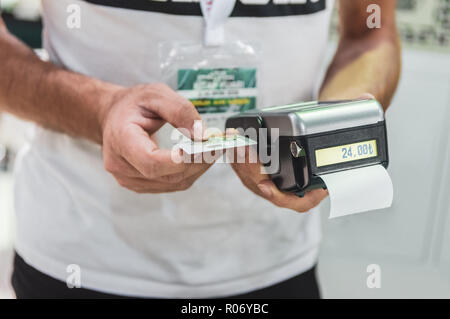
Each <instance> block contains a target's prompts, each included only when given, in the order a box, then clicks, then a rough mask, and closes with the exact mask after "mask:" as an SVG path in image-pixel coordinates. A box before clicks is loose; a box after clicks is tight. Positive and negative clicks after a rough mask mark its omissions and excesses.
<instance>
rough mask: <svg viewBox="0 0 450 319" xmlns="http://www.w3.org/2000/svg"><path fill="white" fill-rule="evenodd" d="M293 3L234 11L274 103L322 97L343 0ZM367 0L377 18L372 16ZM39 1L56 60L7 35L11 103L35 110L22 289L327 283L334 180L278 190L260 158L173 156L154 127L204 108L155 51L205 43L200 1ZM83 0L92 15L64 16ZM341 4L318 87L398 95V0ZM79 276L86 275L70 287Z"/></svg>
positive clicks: (208, 293)
mask: <svg viewBox="0 0 450 319" xmlns="http://www.w3.org/2000/svg"><path fill="white" fill-rule="evenodd" d="M250 2H251V3H252V4H248V3H250ZM287 2H289V1H273V2H272V1H243V0H241V1H237V2H236V5H235V8H234V11H233V13H232V14H231V16H230V17H229V18H228V20H227V22H226V24H225V30H226V41H232V40H240V39H241V37H244V38H245V39H244V40H248V41H257V42H259V43H260V45H261V48H262V50H261V51H262V56H261V59H262V63H261V65H260V69H259V70H258V72H260V80H259V82H261V83H260V84H261V85H260V87H259V92H260V96H261V97H262V100H263V101H264V105H266V106H268V105H277V104H285V103H292V102H298V101H305V100H311V99H313V98H314V96H313V94H314V86H315V82H316V80H317V77H318V75H319V70H320V67H321V64H322V63H323V57H324V53H325V49H326V44H327V33H328V24H329V19H330V14H331V10H332V6H333V2H332V1H325V0H319V1H306V2H305V3H294V1H291V2H292V3H287ZM371 2H375V3H376V4H378V5H379V8H380V9H381V28H379V29H377V28H374V29H370V28H368V26H367V18H368V16H369V13H367V8H368V6H369V4H370V3H371ZM42 3H43V13H44V14H43V16H44V25H45V30H44V43H45V48H46V49H47V50H48V52H49V54H50V60H51V63H44V62H41V61H40V60H39V59H38V58H37V57H35V55H34V54H33V52H32V51H31V50H30V49H29V48H27V47H25V46H24V45H23V44H22V43H20V42H19V41H18V40H17V39H15V38H14V37H13V36H12V35H10V34H9V33H8V32H7V30H6V28H5V27H4V26H2V29H1V33H0V60H1V61H2V72H1V73H0V107H1V109H2V110H3V111H7V112H10V113H12V114H15V115H17V116H19V117H22V118H24V119H26V120H30V121H33V122H35V123H36V124H38V127H37V129H36V132H35V134H34V136H33V138H32V140H31V142H30V144H29V145H28V146H27V147H26V148H25V149H24V150H23V151H22V153H21V155H20V159H19V161H18V163H17V174H16V192H15V193H16V201H15V208H16V211H17V242H16V250H17V256H16V258H15V270H14V274H13V279H12V282H13V286H14V288H15V291H16V294H17V296H18V297H19V298H27V297H111V296H133V297H163V298H166V297H168V298H170V297H173V298H183V297H191V298H192V297H229V296H239V297H254V298H259V297H273V298H301V297H309V298H315V297H319V292H318V286H317V281H316V279H315V276H314V266H315V264H316V262H317V253H318V246H319V241H320V227H319V215H318V212H317V211H315V210H314V209H313V208H314V207H315V206H316V205H318V204H319V202H320V201H321V200H322V199H323V198H324V197H325V196H326V192H325V191H323V190H317V191H314V192H311V193H308V195H307V196H305V197H304V198H298V197H296V196H294V195H291V194H287V193H283V192H280V191H279V190H278V189H277V188H276V187H275V185H274V184H273V183H272V182H271V181H270V180H269V179H268V177H267V176H265V175H262V174H261V173H260V171H259V166H258V165H259V164H258V165H256V164H236V165H233V166H234V167H233V168H234V170H235V172H236V173H237V174H234V173H233V170H231V169H230V167H229V166H227V165H225V164H216V165H213V166H212V167H211V165H210V164H205V163H199V164H196V163H192V164H187V163H177V162H178V161H173V160H172V158H171V156H172V155H174V156H180V154H178V155H177V154H172V153H171V151H170V150H168V149H164V148H162V147H161V148H160V147H159V146H158V141H157V139H156V138H154V133H155V132H157V131H158V130H159V129H160V128H161V127H162V126H163V125H164V124H165V123H170V124H172V125H173V126H174V127H177V128H185V129H187V130H189V132H190V133H191V137H192V138H194V139H200V138H201V136H199V134H194V122H195V120H200V119H201V116H200V115H199V113H198V112H197V110H196V109H195V107H194V106H193V105H192V104H191V103H190V102H189V101H188V100H186V99H184V98H182V97H181V96H180V95H179V94H177V93H176V92H175V91H174V90H173V89H171V88H169V87H168V86H167V85H165V84H163V83H160V82H161V80H160V77H159V73H160V72H159V65H160V61H159V58H158V46H159V44H160V43H161V42H164V41H178V40H185V41H193V42H201V41H202V35H203V18H202V16H201V10H200V6H199V3H198V2H190V1H147V0H133V1H131V0H128V1H113V0H95V1H93V0H92V1H74V0H70V1H69V0H59V1H52V0H44V1H43V2H42ZM74 3H75V4H77V5H78V6H79V8H80V9H81V10H80V14H81V16H80V17H81V28H80V29H76V28H75V29H73V28H69V27H68V26H67V23H66V20H67V17H68V13H67V12H68V6H69V5H71V4H74ZM339 6H340V34H341V35H340V40H339V46H338V49H337V52H336V55H335V57H334V60H333V62H332V63H331V65H330V67H329V69H328V72H327V74H326V77H325V81H324V83H323V85H322V88H321V91H320V99H322V100H336V99H349V98H358V97H360V96H362V95H364V94H366V93H370V94H372V95H374V96H375V97H376V98H377V99H378V100H379V101H380V102H381V103H382V104H383V106H384V107H385V108H387V107H388V105H389V103H390V100H391V98H392V96H393V93H394V91H395V88H396V85H397V82H398V77H399V70H400V48H399V42H398V37H397V32H396V27H395V13H394V11H395V1H392V0H378V1H350V0H341V1H340V2H339ZM69 11H70V10H69ZM260 96H258V98H259V97H260ZM196 123H199V122H196ZM200 131H201V128H200ZM255 165H256V166H255ZM255 168H257V169H255ZM208 169H209V170H208ZM207 170H208V171H207ZM238 177H239V178H238ZM194 182H195V184H194ZM244 185H245V186H244ZM277 207H280V208H277ZM294 211H297V212H308V213H305V214H296V213H294ZM74 270H77V271H76V272H75V273H74ZM73 275H78V279H79V283H81V288H73V289H70V288H68V287H67V285H66V283H65V281H66V279H67V278H68V277H70V276H72V277H73ZM75 283H76V280H75Z"/></svg>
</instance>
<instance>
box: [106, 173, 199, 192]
mask: <svg viewBox="0 0 450 319" xmlns="http://www.w3.org/2000/svg"><path fill="white" fill-rule="evenodd" d="M203 173H204V171H201V172H197V173H196V174H194V175H192V176H190V177H189V178H186V179H184V180H181V181H179V182H178V183H166V182H161V181H156V180H148V179H145V178H136V177H128V176H115V177H116V180H117V182H118V183H119V185H121V186H122V187H125V188H127V189H129V190H132V191H134V192H136V193H167V192H177V191H183V190H186V189H188V188H190V187H191V186H192V185H193V184H194V182H195V181H196V180H197V179H198V178H199V177H200V176H201V175H202V174H203Z"/></svg>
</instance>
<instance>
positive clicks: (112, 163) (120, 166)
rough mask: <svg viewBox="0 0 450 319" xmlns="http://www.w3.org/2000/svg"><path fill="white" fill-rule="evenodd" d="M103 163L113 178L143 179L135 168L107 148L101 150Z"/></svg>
mask: <svg viewBox="0 0 450 319" xmlns="http://www.w3.org/2000/svg"><path fill="white" fill-rule="evenodd" d="M103 162H104V166H105V169H106V171H108V172H109V173H111V174H113V175H114V176H128V177H139V178H143V177H144V176H143V175H142V174H141V173H140V172H139V171H138V170H137V169H136V168H134V167H133V166H132V165H130V164H129V163H128V162H127V161H126V160H125V159H124V158H123V157H122V156H120V155H118V154H117V153H116V152H114V151H112V150H111V149H110V148H109V147H104V148H103Z"/></svg>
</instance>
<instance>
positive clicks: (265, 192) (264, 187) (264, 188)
mask: <svg viewBox="0 0 450 319" xmlns="http://www.w3.org/2000/svg"><path fill="white" fill-rule="evenodd" d="M258 188H259V190H260V191H261V193H263V195H264V197H266V198H270V197H272V189H271V188H270V186H268V185H266V184H258Z"/></svg>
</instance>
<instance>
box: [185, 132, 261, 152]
mask: <svg viewBox="0 0 450 319" xmlns="http://www.w3.org/2000/svg"><path fill="white" fill-rule="evenodd" d="M255 144H257V142H255V141H253V140H252V139H249V138H247V137H244V136H241V135H233V136H214V137H210V138H209V139H208V140H207V141H203V142H193V141H191V140H184V141H182V142H181V143H179V144H178V145H177V146H178V147H179V148H181V149H182V150H183V151H184V152H186V153H187V154H198V153H206V152H212V151H220V150H225V149H230V148H235V147H242V146H249V145H255Z"/></svg>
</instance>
